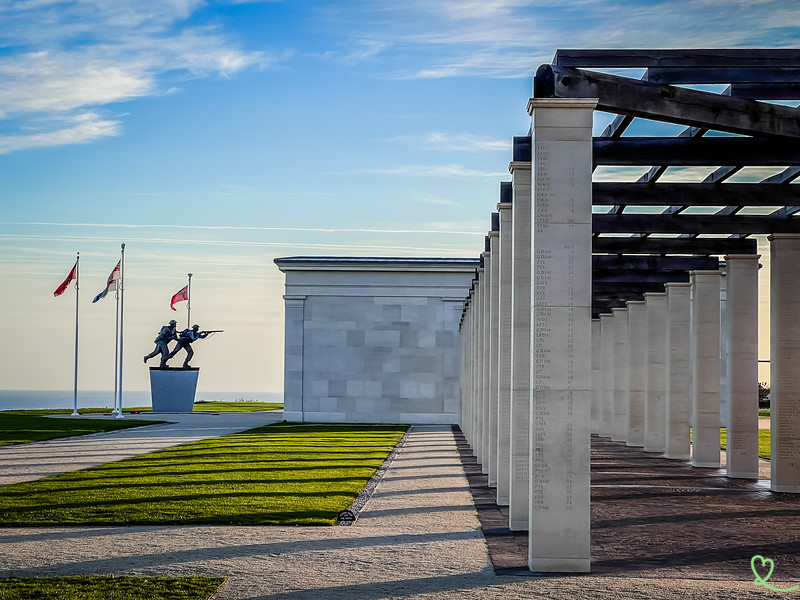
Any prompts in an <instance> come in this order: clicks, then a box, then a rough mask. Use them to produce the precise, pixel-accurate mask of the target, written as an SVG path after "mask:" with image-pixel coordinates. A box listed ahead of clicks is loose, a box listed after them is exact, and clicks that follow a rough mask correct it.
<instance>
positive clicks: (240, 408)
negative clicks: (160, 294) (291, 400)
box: [0, 400, 283, 415]
mask: <svg viewBox="0 0 800 600" xmlns="http://www.w3.org/2000/svg"><path fill="white" fill-rule="evenodd" d="M281 409H283V404H281V403H280V402H256V401H252V402H251V401H243V402H238V401H237V402H222V401H213V400H199V401H197V402H195V403H194V407H193V410H194V411H195V412H256V411H261V410H281ZM111 410H112V409H110V408H108V407H106V408H79V409H78V414H81V415H93V414H109V413H110V412H111ZM152 410H153V409H152V408H151V407H150V406H132V407H130V408H128V407H127V406H125V407H123V408H122V412H123V413H137V412H151V411H152ZM71 413H72V409H71V408H18V409H12V410H4V411H0V415H69V414H71Z"/></svg>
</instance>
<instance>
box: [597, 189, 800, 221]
mask: <svg viewBox="0 0 800 600" xmlns="http://www.w3.org/2000/svg"><path fill="white" fill-rule="evenodd" d="M592 204H593V205H620V204H624V205H627V206H666V205H674V206H681V207H684V206H783V205H790V204H792V205H794V204H800V185H776V184H774V183H721V184H716V185H714V184H705V183H654V184H649V183H608V182H597V183H593V184H592ZM662 214H663V213H662Z"/></svg>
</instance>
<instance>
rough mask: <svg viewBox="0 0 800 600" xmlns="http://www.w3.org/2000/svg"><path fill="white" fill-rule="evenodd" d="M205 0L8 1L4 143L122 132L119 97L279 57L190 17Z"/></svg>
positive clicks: (0, 139)
mask: <svg viewBox="0 0 800 600" xmlns="http://www.w3.org/2000/svg"><path fill="white" fill-rule="evenodd" d="M203 4H204V3H203V2H202V1H201V0H114V1H113V2H108V1H106V0H81V1H80V2H61V1H56V0H27V1H11V2H5V3H0V36H2V37H3V40H4V46H5V51H4V52H3V53H2V55H0V120H5V121H6V123H2V121H0V124H2V125H3V129H4V134H3V135H2V136H0V151H1V152H6V153H8V152H13V151H17V150H25V149H30V148H37V147H44V146H58V145H64V144H75V143H85V142H90V141H94V140H96V139H99V138H102V137H109V136H115V135H119V134H120V133H121V132H122V124H121V122H120V121H119V120H113V119H112V118H110V117H109V116H107V115H105V114H104V111H105V110H106V107H107V106H108V105H110V104H112V103H116V102H125V101H128V100H131V99H134V98H139V97H143V96H150V95H154V94H162V93H166V92H167V91H168V90H169V89H170V85H167V82H168V79H175V78H176V77H177V78H181V79H186V78H201V77H208V76H210V75H213V74H217V75H220V76H223V77H228V76H231V75H233V74H235V73H237V72H239V71H242V70H243V69H246V68H248V67H254V66H259V67H264V66H268V65H270V64H272V63H273V62H276V61H277V60H279V58H278V57H276V56H271V55H268V54H266V53H264V52H252V51H247V50H244V49H242V48H240V47H239V46H238V45H237V44H235V43H233V42H231V41H229V40H228V39H227V38H226V36H225V35H223V34H222V33H221V32H220V31H218V30H216V29H214V28H212V27H207V26H198V25H194V24H191V25H190V24H188V21H187V20H188V19H189V18H190V17H191V16H192V15H193V13H194V12H195V11H196V10H197V9H198V8H199V7H201V6H202V5H203Z"/></svg>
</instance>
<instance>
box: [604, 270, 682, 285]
mask: <svg viewBox="0 0 800 600" xmlns="http://www.w3.org/2000/svg"><path fill="white" fill-rule="evenodd" d="M668 281H689V272H688V271H640V270H637V269H631V270H626V269H619V270H617V269H613V270H607V269H600V270H597V271H594V270H593V271H592V285H594V284H600V283H603V284H606V283H608V284H612V283H613V284H628V283H666V282H668Z"/></svg>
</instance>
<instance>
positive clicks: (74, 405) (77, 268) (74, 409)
mask: <svg viewBox="0 0 800 600" xmlns="http://www.w3.org/2000/svg"><path fill="white" fill-rule="evenodd" d="M80 262H81V253H80V252H78V258H77V259H76V260H75V382H74V384H73V389H72V415H71V416H73V417H78V416H80V415H79V414H78V290H80V279H81V277H80V275H81V267H80Z"/></svg>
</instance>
